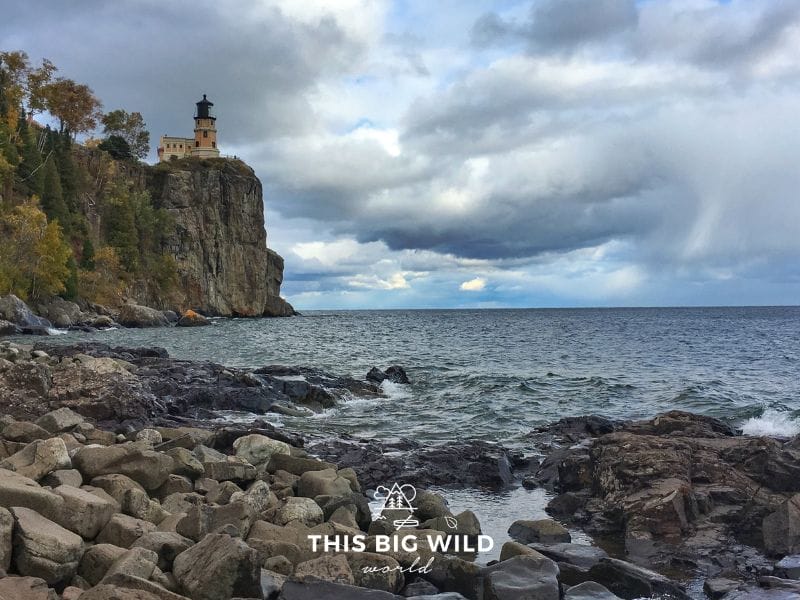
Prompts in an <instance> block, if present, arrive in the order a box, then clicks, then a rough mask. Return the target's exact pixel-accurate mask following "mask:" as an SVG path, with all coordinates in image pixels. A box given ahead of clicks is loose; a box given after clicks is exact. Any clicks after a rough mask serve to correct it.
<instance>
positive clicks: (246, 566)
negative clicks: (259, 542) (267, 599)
mask: <svg viewBox="0 0 800 600" xmlns="http://www.w3.org/2000/svg"><path fill="white" fill-rule="evenodd" d="M173 574H174V575H175V579H176V580H177V581H178V583H179V584H180V588H181V589H182V590H183V593H184V594H186V595H187V596H190V597H191V598H192V599H193V600H229V599H230V598H231V597H235V596H240V597H243V598H260V597H261V567H260V564H259V562H258V554H257V553H256V551H255V550H253V549H252V548H250V547H248V546H247V544H245V543H244V542H243V541H242V540H240V539H237V538H232V537H230V536H229V535H222V534H214V533H212V534H209V535H207V536H206V537H205V538H203V540H202V541H201V542H199V543H197V544H195V545H194V546H192V547H191V548H189V549H188V550H186V551H184V552H182V553H181V554H179V555H178V556H177V558H176V559H175V562H174V564H173Z"/></svg>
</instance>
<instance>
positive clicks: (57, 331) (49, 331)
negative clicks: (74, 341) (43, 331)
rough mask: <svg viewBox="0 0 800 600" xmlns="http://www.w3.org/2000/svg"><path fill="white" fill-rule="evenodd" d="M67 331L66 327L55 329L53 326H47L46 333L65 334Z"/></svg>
mask: <svg viewBox="0 0 800 600" xmlns="http://www.w3.org/2000/svg"><path fill="white" fill-rule="evenodd" d="M67 333H69V332H68V331H67V330H66V329H56V328H55V327H48V328H47V335H66V334H67Z"/></svg>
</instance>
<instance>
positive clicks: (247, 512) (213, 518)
mask: <svg viewBox="0 0 800 600" xmlns="http://www.w3.org/2000/svg"><path fill="white" fill-rule="evenodd" d="M255 516H256V515H255V512H254V511H253V509H252V507H251V506H250V505H249V504H247V503H245V502H234V503H231V504H226V505H224V506H208V505H195V506H192V507H191V508H190V509H189V510H188V512H187V513H186V516H184V517H183V518H182V519H181V520H180V521H179V522H178V524H177V526H176V527H175V530H176V531H177V533H179V534H181V535H183V536H185V537H187V538H189V539H191V540H194V541H196V542H197V541H200V540H201V539H202V538H203V537H204V536H205V535H206V534H208V533H211V532H213V531H214V530H216V529H218V528H220V527H224V526H225V525H231V526H233V527H234V528H235V531H236V533H237V534H238V536H239V537H241V538H245V537H247V534H248V533H249V531H250V527H251V525H252V524H253V522H254V521H255Z"/></svg>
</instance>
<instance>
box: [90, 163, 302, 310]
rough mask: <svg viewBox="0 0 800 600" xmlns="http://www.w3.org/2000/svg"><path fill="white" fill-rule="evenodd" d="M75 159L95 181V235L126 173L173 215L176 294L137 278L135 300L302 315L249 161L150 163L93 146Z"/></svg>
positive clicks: (169, 248) (170, 245)
mask: <svg viewBox="0 0 800 600" xmlns="http://www.w3.org/2000/svg"><path fill="white" fill-rule="evenodd" d="M76 158H77V162H79V163H80V164H81V165H82V166H83V167H84V168H85V170H86V172H88V174H89V180H90V181H92V182H93V185H90V186H89V189H87V190H86V192H87V194H86V195H85V196H84V202H83V208H84V210H83V212H84V214H85V215H86V217H87V220H88V221H89V223H90V224H91V225H92V229H93V230H94V236H93V237H95V238H98V237H99V236H100V235H101V232H102V231H103V229H104V223H103V219H104V213H103V211H102V210H101V209H100V208H96V207H101V206H102V204H103V200H102V198H103V197H105V196H107V195H108V193H109V189H110V188H112V187H113V186H114V185H115V184H116V183H118V182H119V181H121V180H124V181H125V182H127V184H128V185H129V186H131V187H132V189H133V190H137V191H147V192H148V193H149V194H150V198H151V200H152V204H153V206H154V207H155V208H158V209H163V210H164V211H165V212H166V213H167V215H168V216H169V218H170V220H171V221H172V222H171V224H170V225H171V227H170V228H169V233H168V235H167V237H166V240H165V242H164V247H163V250H164V251H166V253H167V254H169V255H171V256H172V257H174V259H175V262H176V267H177V276H178V280H179V281H178V285H177V289H176V291H175V293H174V294H173V295H172V297H170V298H169V299H164V298H160V297H156V296H154V295H153V294H152V293H151V292H150V286H148V285H146V281H138V282H134V285H132V286H131V287H130V290H129V299H130V300H133V301H135V302H137V303H142V304H147V305H150V306H156V307H157V308H162V309H166V308H170V309H173V310H182V309H187V308H192V309H195V310H198V311H200V312H202V313H204V314H207V315H217V316H242V317H258V316H291V315H293V314H295V313H294V310H293V309H292V307H291V305H289V304H288V303H287V302H286V301H285V300H283V299H282V298H281V297H280V286H281V283H282V281H283V259H282V258H281V257H280V256H279V255H278V254H276V253H275V252H274V251H272V250H269V249H268V248H267V233H266V229H265V227H264V201H263V198H262V188H261V182H260V181H259V179H258V177H256V175H255V173H254V172H253V170H252V169H251V168H250V167H249V166H247V165H246V164H245V163H243V162H242V161H240V160H231V159H203V160H199V159H184V160H177V161H171V162H169V163H160V164H158V165H155V166H149V165H145V164H142V163H131V162H127V161H113V160H112V161H110V160H109V157H108V155H107V154H106V153H104V152H101V151H98V150H89V149H86V148H82V149H80V150H78V152H77V153H76ZM105 218H107V217H105ZM146 276H147V275H146V274H145V277H146Z"/></svg>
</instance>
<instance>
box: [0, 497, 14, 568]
mask: <svg viewBox="0 0 800 600" xmlns="http://www.w3.org/2000/svg"><path fill="white" fill-rule="evenodd" d="M13 536H14V517H13V516H11V513H10V512H9V511H8V510H6V509H5V508H0V570H2V571H5V572H6V573H7V572H8V568H9V566H10V565H11V552H12V546H13V542H14V537H13Z"/></svg>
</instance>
